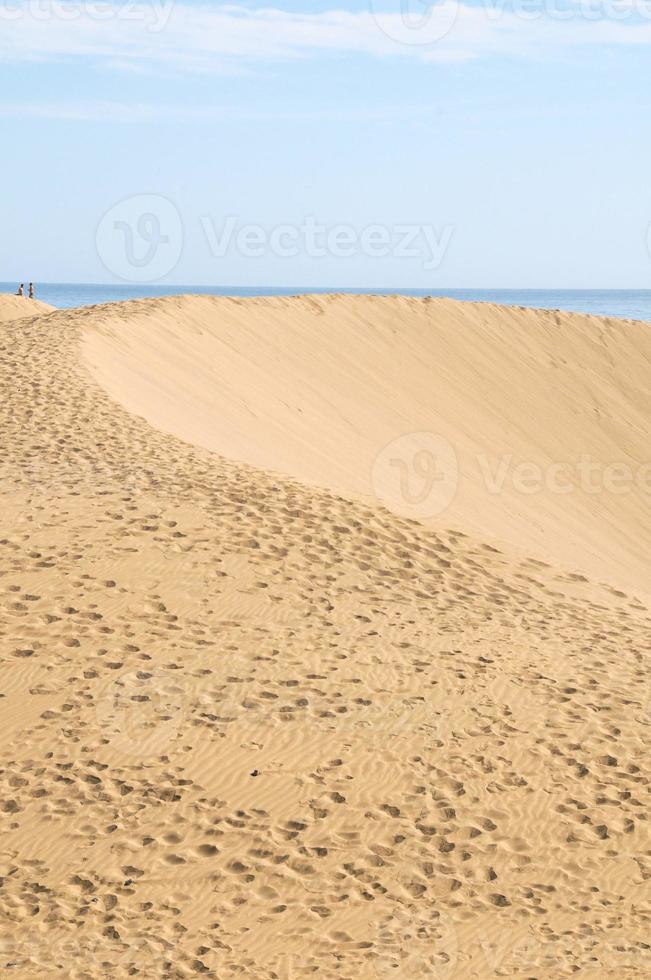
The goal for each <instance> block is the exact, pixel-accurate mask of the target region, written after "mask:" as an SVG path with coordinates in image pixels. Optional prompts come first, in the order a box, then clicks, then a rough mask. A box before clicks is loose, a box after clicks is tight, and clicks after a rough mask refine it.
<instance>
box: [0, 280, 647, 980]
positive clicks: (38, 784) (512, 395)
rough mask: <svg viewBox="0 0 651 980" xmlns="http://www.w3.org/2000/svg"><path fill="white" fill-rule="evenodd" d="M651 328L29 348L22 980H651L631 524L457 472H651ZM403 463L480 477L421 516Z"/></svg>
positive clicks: (321, 304)
mask: <svg viewBox="0 0 651 980" xmlns="http://www.w3.org/2000/svg"><path fill="white" fill-rule="evenodd" d="M3 302H4V300H2V301H0V306H1V305H2V303H3ZM647 329H648V328H647V327H645V326H643V325H639V324H616V323H611V322H605V321H598V320H590V319H588V318H583V317H560V318H558V320H557V318H556V315H555V314H537V313H533V312H530V313H523V312H522V311H513V310H498V309H495V308H489V307H486V308H485V307H478V306H477V307H475V306H470V307H465V306H460V305H459V304H452V303H432V304H426V303H423V304H419V303H415V302H411V301H408V300H402V299H395V300H389V299H386V300H379V299H371V298H360V299H354V300H353V299H343V298H333V299H303V300H273V301H272V300H255V301H246V302H241V301H237V300H211V299H188V298H179V299H172V300H164V301H158V300H157V301H138V302H134V303H128V304H111V305H108V306H104V307H97V308H93V309H82V310H76V311H59V312H54V313H50V314H49V315H46V316H39V317H34V318H32V319H24V318H22V319H20V320H19V322H16V323H14V324H11V323H7V324H5V325H4V326H3V328H2V330H1V331H0V422H1V426H2V430H1V431H2V440H3V448H4V453H3V460H2V473H3V481H2V505H3V506H2V510H1V511H0V513H1V514H2V523H3V526H2V528H1V529H0V548H1V551H0V704H1V705H2V714H1V716H0V718H1V724H2V736H3V737H2V743H1V748H0V753H1V756H2V757H1V759H0V830H1V833H2V850H1V862H2V869H0V879H1V887H0V975H2V976H12V977H21V978H33V977H35V976H39V975H41V974H45V975H52V976H60V977H66V978H72V980H74V978H100V977H110V978H113V977H115V978H122V977H125V978H126V977H132V976H138V977H146V978H150V977H151V978H153V977H156V978H159V977H160V978H185V977H194V976H197V975H205V976H209V977H216V978H220V980H222V978H241V977H246V978H247V980H248V978H252V980H303V978H308V977H314V976H315V975H316V974H317V972H318V974H319V975H320V976H322V977H324V978H326V980H353V978H354V980H384V978H389V977H395V978H400V980H402V978H404V980H420V978H430V980H431V978H433V977H435V978H436V980H467V978H471V980H473V978H481V980H483V978H487V977H511V978H518V980H525V978H532V977H535V978H550V980H552V978H553V980H557V978H561V980H562V978H569V977H574V976H577V975H579V976H582V977H583V976H585V977H589V978H592V977H594V978H602V977H612V978H615V977H617V978H621V977H627V978H639V977H645V976H650V975H651V962H650V959H649V953H650V950H649V945H648V934H649V880H650V876H651V862H650V860H649V853H650V841H649V824H648V802H649V768H648V750H647V744H648V734H649V731H650V729H651V714H650V704H651V701H650V697H649V659H648V655H649V645H650V641H651V613H650V611H649V608H648V605H647V600H646V598H645V593H647V592H648V579H646V578H645V575H646V574H647V573H646V571H645V567H644V562H643V555H644V553H645V552H644V549H645V547H646V546H647V542H646V537H647V535H648V533H649V532H648V527H647V523H648V522H645V520H644V516H645V512H644V509H643V505H642V501H641V499H639V497H636V496H635V495H628V496H627V497H626V499H622V500H621V501H620V506H619V509H618V508H617V507H615V506H614V505H613V504H612V502H611V501H609V500H607V499H605V495H604V494H601V495H599V498H597V496H594V497H590V500H588V499H587V498H588V496H589V495H587V494H586V495H585V497H586V499H583V497H581V496H579V495H573V496H572V497H571V498H569V497H567V496H566V497H565V498H564V501H559V500H557V499H556V495H554V494H551V493H549V494H547V495H545V494H542V495H539V499H538V500H536V499H535V498H533V499H532V498H527V499H520V498H521V497H522V496H526V495H523V494H521V493H516V492H515V491H508V492H507V498H505V499H495V500H493V499H489V495H486V494H483V491H482V488H481V485H480V483H479V481H478V480H477V479H476V478H475V477H473V475H472V473H471V471H468V472H467V470H466V467H467V466H468V465H469V461H470V460H472V456H473V453H474V452H475V451H476V450H477V449H480V450H482V451H485V452H488V453H496V452H499V451H502V449H503V448H504V449H505V450H509V451H511V452H514V453H517V454H522V455H523V456H524V457H525V458H526V459H528V460H529V461H532V460H533V461H536V460H544V461H546V460H548V459H550V460H552V461H554V460H555V458H556V456H557V454H558V453H561V452H562V453H567V454H569V455H572V454H574V453H575V452H577V451H582V450H583V449H584V447H586V446H587V447H588V448H587V449H586V450H585V451H586V452H587V451H590V452H593V453H595V454H597V453H599V454H600V455H599V459H601V460H602V462H604V461H611V453H615V454H616V456H615V458H616V459H619V458H620V456H621V455H622V454H624V455H625V458H626V459H627V460H630V461H633V462H635V464H636V465H638V464H639V463H640V461H642V460H643V459H644V448H645V447H644V445H643V443H644V433H648V427H649V425H650V424H651V412H650V410H649V403H648V396H647V395H646V393H645V390H644V386H643V379H644V371H645V367H646V363H647V362H648V354H649V345H648V340H647ZM515 335H517V337H516V336H515ZM510 338H514V339H510ZM274 377H276V379H277V380H276V386H275V388H274V385H273V383H272V379H273V378H274ZM415 431H426V432H427V431H429V432H433V433H434V434H436V435H443V436H445V438H446V439H448V440H449V441H450V442H451V443H454V448H455V451H456V452H457V453H458V457H459V470H460V474H461V478H460V481H459V488H458V493H457V494H456V496H455V497H454V499H453V500H451V501H450V504H449V507H448V508H447V509H445V510H441V512H440V513H439V514H438V515H432V514H429V516H426V518H425V523H421V522H419V521H417V520H414V519H412V518H413V517H414V510H419V509H420V510H421V511H424V510H427V509H428V507H429V508H430V509H431V501H432V500H434V502H435V503H436V502H437V499H438V498H437V496H436V494H437V487H438V490H439V491H440V492H441V493H442V498H441V500H443V501H444V502H445V499H446V498H447V497H448V496H450V494H449V487H448V486H445V485H444V484H445V482H446V481H445V479H444V480H443V481H440V480H431V481H430V480H429V479H428V472H429V471H428V467H427V466H426V465H424V462H423V461H425V463H427V462H428V461H430V457H429V456H428V455H427V453H428V451H429V450H428V449H427V445H425V447H424V448H423V447H421V452H422V453H424V455H421V456H417V457H416V459H415V460H412V459H410V457H409V453H410V452H411V451H413V449H414V443H413V441H408V442H407V450H406V451H405V453H403V452H402V450H401V449H400V447H398V448H397V449H396V448H390V450H389V454H388V461H387V459H386V458H385V457H386V453H385V452H383V444H384V443H386V442H387V440H388V441H389V442H390V441H392V440H394V439H395V438H401V437H403V436H405V435H408V434H409V433H411V432H415ZM491 440H495V442H491ZM401 445H402V444H401ZM439 448H440V447H439ZM395 453H397V456H396V457H395V458H396V459H397V461H398V465H394V456H393V455H392V454H395ZM378 454H379V460H380V462H379V464H378V462H377V459H378ZM434 455H436V454H434ZM238 460H239V462H238ZM441 460H442V462H443V463H444V464H445V465H449V459H448V460H447V461H446V457H445V453H444V452H443V453H442V455H441V459H439V460H438V462H439V463H440V462H441ZM411 463H414V466H413V469H414V470H415V473H413V474H410V473H409V472H408V471H405V466H407V470H408V468H409V465H410V464H411ZM385 464H386V465H385ZM421 464H423V465H421ZM421 470H424V471H425V475H424V476H423V479H424V481H425V489H426V490H427V493H423V492H419V487H418V485H416V489H414V486H413V485H412V482H411V481H412V479H413V478H414V477H415V476H418V475H419V474H420V475H421V476H422V473H420V471H421ZM369 472H371V473H373V478H372V479H369ZM396 473H397V475H398V482H397V483H396V482H395V480H396ZM430 475H431V474H430ZM436 475H437V476H441V474H440V473H439V474H436ZM442 475H443V477H447V476H448V475H449V471H448V470H446V469H445V467H444V471H443V474H442ZM405 479H406V480H407V487H406V491H405ZM392 481H393V482H392ZM448 482H449V481H448ZM430 483H431V486H430ZM396 486H397V487H398V488H400V492H399V493H397V492H396ZM403 491H404V492H403ZM378 495H379V496H378ZM432 495H433V496H432ZM382 501H384V502H388V503H391V504H393V505H395V509H396V510H404V509H405V508H406V509H407V511H408V512H409V513H408V514H407V516H405V514H404V513H394V512H392V511H391V510H390V509H386V508H385V507H383V506H381V503H382ZM439 503H440V501H439ZM541 554H544V555H547V556H550V560H547V561H541V557H540V556H541ZM551 559H553V560H551ZM569 568H572V569H584V568H585V569H586V570H589V569H594V570H595V571H596V578H593V577H591V575H590V574H586V575H583V574H580V573H578V572H575V571H569V570H568V569H569ZM628 581H631V582H632V583H633V587H631V588H629V587H628V586H625V587H624V586H622V584H621V583H622V582H628Z"/></svg>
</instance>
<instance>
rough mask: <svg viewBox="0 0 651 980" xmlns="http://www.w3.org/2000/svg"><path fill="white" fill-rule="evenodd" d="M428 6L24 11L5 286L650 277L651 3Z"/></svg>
mask: <svg viewBox="0 0 651 980" xmlns="http://www.w3.org/2000/svg"><path fill="white" fill-rule="evenodd" d="M405 2H407V0H405ZM410 2H411V3H412V4H413V6H412V7H411V8H406V13H404V15H403V14H402V13H401V8H400V6H399V5H398V4H395V5H393V6H392V5H391V4H389V3H387V2H384V0H382V2H381V0H369V2H368V3H363V2H361V0H357V2H355V3H350V2H348V3H345V4H344V3H339V2H334V0H332V2H328V0H320V2H319V3H298V2H297V0H295V2H293V3H289V2H285V3H282V4H281V3H279V4H277V5H276V4H273V3H270V4H269V5H267V6H255V5H253V4H248V5H241V6H235V5H229V6H220V5H219V4H212V5H201V4H195V3H191V2H189V0H184V2H181V0H176V2H174V3H171V2H170V0H159V2H157V3H153V2H152V3H151V4H149V5H148V4H144V3H142V4H134V3H122V4H117V5H113V6H112V7H111V6H110V5H109V4H101V5H97V4H95V5H93V4H90V3H88V4H84V3H81V2H80V3H72V2H64V3H59V4H56V3H55V4H51V3H49V2H48V0H40V2H39V3H36V2H29V0H28V2H26V3H22V4H21V3H20V0H16V2H12V3H9V2H8V0H0V90H1V91H2V93H3V95H2V103H1V105H0V127H1V131H2V147H3V149H2V169H3V180H2V209H1V215H2V228H3V232H4V234H3V235H2V239H1V242H2V244H1V245H0V280H14V279H16V280H19V279H34V280H36V281H39V280H40V281H89V282H111V281H119V279H120V278H123V279H127V280H129V281H161V282H172V283H188V284H192V283H196V284H199V283H203V284H215V285H244V286H245V285H292V286H294V285H295V286H310V285H313V286H341V287H351V286H369V287H376V288H390V287H391V286H396V287H423V288H427V287H431V288H436V289H441V288H446V287H450V288H452V287H469V288H470V287H487V288H491V287H513V288H525V287H541V288H543V287H557V288H561V287H577V288H579V287H585V288H598V287H603V288H606V287H610V288H616V287H622V288H626V287H647V286H648V287H651V258H650V257H649V250H648V247H647V232H648V228H649V223H650V222H651V180H650V178H649V174H650V173H651V123H650V119H651V114H650V107H649V102H650V101H651V94H650V93H651V87H650V86H649V80H650V76H651V71H650V65H651V61H650V58H649V55H650V54H651V4H649V5H644V4H643V3H641V2H637V0H624V2H620V3H615V2H614V0H610V2H608V0H589V2H588V0H546V2H544V3H543V2H542V0H535V2H533V3H532V2H529V0H518V2H515V0H509V2H508V3H507V2H506V0H504V2H503V0H475V2H474V3H473V4H459V3H457V2H456V0H444V2H443V3H442V4H441V5H439V6H438V7H437V8H434V10H433V11H430V14H431V16H430V19H428V17H427V14H428V10H427V8H425V7H423V6H422V4H421V3H420V0H410ZM423 14H424V15H425V16H424V19H423ZM417 17H419V18H421V20H416V18H417ZM439 34H440V35H441V36H438V35H439ZM159 201H160V202H162V203H160V205H159V204H158V203H157V202H159ZM121 202H122V203H121ZM124 202H126V203H124ZM107 213H108V217H106V218H105V217H104V216H105V215H107ZM143 216H144V218H143V222H142V223H139V218H140V217H143ZM152 220H153V221H154V224H152ZM306 223H307V224H311V225H312V226H313V227H317V228H319V229H321V230H320V231H319V237H318V243H319V244H318V247H315V245H314V241H313V242H312V244H310V241H309V240H308V239H309V236H308V233H307V232H306V230H305V228H306ZM369 228H372V229H375V231H371V232H369V231H368V229H369ZM98 229H99V230H98ZM228 229H230V237H229V233H228ZM279 229H280V231H279ZM342 229H343V230H342ZM274 230H275V232H276V234H275V237H274ZM374 234H375V235H376V237H375V238H373V235H374ZM369 236H370V239H372V246H369V244H368V242H369ZM315 240H316V239H315ZM278 241H280V242H281V243H282V246H283V247H282V248H280V249H279V248H278V244H277V243H278ZM161 242H162V243H163V244H162V245H160V244H159V243H161ZM274 242H275V244H274ZM333 242H334V245H333ZM216 243H218V244H219V243H221V245H220V247H216ZM243 243H244V244H243ZM150 246H152V247H151V249H150ZM127 247H128V248H129V249H130V251H129V252H128V254H129V255H132V256H133V255H135V256H136V261H135V263H130V262H129V261H128V260H127V258H125V255H126V254H127V253H125V249H127ZM154 253H156V259H155V260H153V259H152V262H151V263H150V262H149V260H148V256H153V255H154Z"/></svg>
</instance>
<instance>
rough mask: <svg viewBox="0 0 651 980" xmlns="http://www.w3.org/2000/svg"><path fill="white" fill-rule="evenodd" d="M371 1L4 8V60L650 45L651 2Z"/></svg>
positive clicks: (252, 61) (31, 0)
mask: <svg viewBox="0 0 651 980" xmlns="http://www.w3.org/2000/svg"><path fill="white" fill-rule="evenodd" d="M369 2H370V4H371V7H370V9H369V10H367V11H363V12H356V13H353V12H350V11H344V10H330V11H325V12H321V13H311V14H300V13H295V12H289V11H283V10H277V9H270V8H265V9H247V8H243V7H235V6H220V7H214V6H212V7H211V6H206V5H194V4H187V3H174V2H173V0H151V2H149V3H131V2H123V3H117V4H109V3H98V2H94V3H93V2H90V0H88V2H77V3H74V2H70V0H68V2H66V3H63V2H61V0H25V2H22V3H21V2H9V0H0V61H4V62H29V61H34V62H44V61H57V62H60V61H75V60H79V59H84V60H90V61H93V62H97V63H101V64H104V65H106V66H109V67H111V68H118V69H120V70H129V71H147V70H166V71H169V70H173V71H183V72H193V71H197V72H208V71H215V72H224V71H243V70H251V69H252V68H255V67H260V66H264V65H266V64H269V63H273V62H280V61H288V60H297V59H307V58H317V57H326V56H341V55H353V54H355V55H366V56H371V57H375V58H405V57H411V58H416V59H419V60H422V61H439V62H455V61H463V60H468V59H475V58H485V57H491V56H495V55H503V56H514V57H519V56H535V57H539V56H540V55H541V53H549V54H553V53H554V52H557V51H559V50H565V49H567V48H568V47H573V46H581V45H610V46H615V45H617V46H620V45H650V44H651V6H650V5H649V3H648V2H647V0H540V2H539V6H538V8H537V9H536V10H532V5H531V0H508V3H507V2H506V0H480V2H478V3H477V2H475V3H474V4H473V5H470V4H468V3H461V2H457V0H442V2H441V3H439V4H437V5H436V6H435V7H433V8H431V9H430V10H429V11H428V12H426V13H425V15H424V16H422V17H421V19H418V18H417V17H416V15H413V16H412V15H410V14H409V13H407V14H398V13H393V12H386V11H383V10H376V9H374V7H373V4H374V2H375V0H369ZM420 9H421V10H422V9H423V8H422V7H421V8H420ZM425 9H426V10H427V8H425Z"/></svg>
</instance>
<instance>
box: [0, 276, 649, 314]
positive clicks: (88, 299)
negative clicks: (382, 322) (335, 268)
mask: <svg viewBox="0 0 651 980" xmlns="http://www.w3.org/2000/svg"><path fill="white" fill-rule="evenodd" d="M16 285H17V284H16V283H0V292H7V293H13V292H15V291H16ZM179 293H201V294H205V295H213V296H293V295H296V294H297V293H375V294H376V295H383V294H387V293H399V294H401V295H403V296H449V297H451V298H452V299H461V300H475V301H479V302H488V303H501V304H503V305H505V306H528V307H533V308H537V309H548V310H549V309H552V310H570V311H575V312H577V313H593V314H595V315H597V316H613V317H624V318H626V319H632V320H647V321H650V322H651V289H633V290H630V289H598V290H588V289H400V288H396V289H392V288H387V289H336V288H332V289H323V288H319V287H315V288H308V287H302V288H296V287H291V286H288V287H281V288H279V287H272V286H269V287H266V286H259V287H244V288H243V287H241V286H187V285H185V286H130V285H129V286H122V285H101V284H93V283H37V285H36V296H37V298H38V299H42V300H44V301H45V302H46V303H51V304H52V305H53V306H58V307H75V306H93V305H94V304H96V303H110V302H114V301H115V300H126V299H142V298H144V297H147V296H175V295H178V294H179Z"/></svg>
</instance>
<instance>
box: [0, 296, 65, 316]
mask: <svg viewBox="0 0 651 980" xmlns="http://www.w3.org/2000/svg"><path fill="white" fill-rule="evenodd" d="M53 309H54V307H53V306H50V305H49V304H48V303H43V302H41V300H39V299H28V298H27V297H26V296H8V295H7V294H6V293H0V323H9V322H11V321H12V320H21V319H24V318H26V317H32V316H35V315H36V314H39V315H42V314H43V313H51V312H52V310H53Z"/></svg>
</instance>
